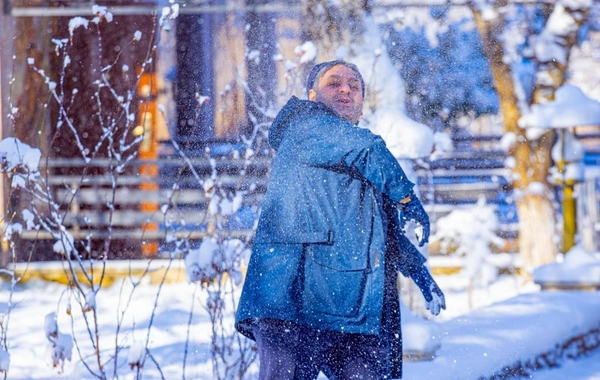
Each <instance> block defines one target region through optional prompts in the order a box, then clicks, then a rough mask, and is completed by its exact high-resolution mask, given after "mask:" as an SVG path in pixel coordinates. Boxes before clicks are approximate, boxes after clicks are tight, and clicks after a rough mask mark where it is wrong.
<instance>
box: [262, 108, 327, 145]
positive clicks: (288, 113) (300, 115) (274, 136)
mask: <svg viewBox="0 0 600 380" xmlns="http://www.w3.org/2000/svg"><path fill="white" fill-rule="evenodd" d="M320 113H326V114H331V115H335V113H334V112H333V111H332V110H330V109H329V108H327V106H326V105H324V104H323V103H319V102H312V101H310V100H301V99H298V98H297V97H295V96H292V97H291V98H290V100H288V102H287V103H286V104H285V106H283V108H282V109H281V111H279V113H278V114H277V116H276V117H275V120H273V123H272V124H271V128H269V145H271V147H272V148H273V149H275V150H277V149H279V145H280V144H281V140H283V136H284V135H285V132H286V131H287V129H288V127H289V126H290V124H291V123H292V122H293V121H294V120H298V119H301V120H302V119H305V118H306V117H311V116H316V115H318V114H320Z"/></svg>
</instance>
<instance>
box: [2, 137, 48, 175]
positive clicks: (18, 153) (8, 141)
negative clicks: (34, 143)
mask: <svg viewBox="0 0 600 380" xmlns="http://www.w3.org/2000/svg"><path fill="white" fill-rule="evenodd" d="M0 156H1V157H2V159H3V162H2V169H1V170H0V171H5V170H6V171H11V170H13V169H15V168H17V167H18V166H24V167H26V168H27V169H28V170H29V171H30V172H37V170H38V165H39V163H40V158H41V157H42V152H41V151H40V150H39V149H37V148H32V147H30V146H29V145H27V144H25V143H23V142H21V141H20V140H19V139H16V138H14V137H7V138H5V139H3V140H2V141H0Z"/></svg>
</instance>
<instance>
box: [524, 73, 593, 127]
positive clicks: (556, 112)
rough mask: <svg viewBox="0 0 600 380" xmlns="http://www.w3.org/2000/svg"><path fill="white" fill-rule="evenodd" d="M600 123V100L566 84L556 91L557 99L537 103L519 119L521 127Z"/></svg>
mask: <svg viewBox="0 0 600 380" xmlns="http://www.w3.org/2000/svg"><path fill="white" fill-rule="evenodd" d="M586 125H600V102H598V101H596V100H594V99H591V98H589V97H588V96H586V95H585V94H584V93H583V91H581V89H579V87H577V86H574V85H571V84H566V85H563V86H561V87H560V88H559V89H558V90H556V93H555V100H554V101H553V102H548V103H544V104H536V105H533V106H532V107H531V111H530V113H528V114H525V115H523V116H522V117H521V119H520V120H519V126H520V127H521V128H570V127H577V126H586Z"/></svg>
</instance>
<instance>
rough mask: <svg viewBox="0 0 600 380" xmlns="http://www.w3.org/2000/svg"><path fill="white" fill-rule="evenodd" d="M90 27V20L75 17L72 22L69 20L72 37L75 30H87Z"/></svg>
mask: <svg viewBox="0 0 600 380" xmlns="http://www.w3.org/2000/svg"><path fill="white" fill-rule="evenodd" d="M88 25H89V20H88V19H85V18H83V17H73V18H72V19H71V20H69V33H70V34H71V37H72V36H73V32H74V31H75V29H77V28H79V27H80V26H82V27H83V28H85V29H87V27H88Z"/></svg>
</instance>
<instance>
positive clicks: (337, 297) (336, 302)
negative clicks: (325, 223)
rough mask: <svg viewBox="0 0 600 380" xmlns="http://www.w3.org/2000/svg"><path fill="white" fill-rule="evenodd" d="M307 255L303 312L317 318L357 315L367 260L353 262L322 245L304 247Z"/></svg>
mask: <svg viewBox="0 0 600 380" xmlns="http://www.w3.org/2000/svg"><path fill="white" fill-rule="evenodd" d="M305 253H306V255H305V266H304V289H303V290H304V291H303V293H302V301H303V309H304V310H306V311H307V312H308V313H313V314H314V313H317V315H318V314H320V313H323V314H327V315H332V316H340V317H354V316H356V315H357V314H358V312H359V310H360V308H361V305H362V303H363V298H364V293H365V285H366V281H367V273H368V269H367V261H366V259H365V258H363V259H362V260H353V259H352V258H351V257H350V258H349V257H348V256H347V255H348V254H347V253H341V254H340V253H339V252H336V250H335V249H334V247H333V246H327V245H322V244H307V245H305ZM317 315H314V317H317Z"/></svg>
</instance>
